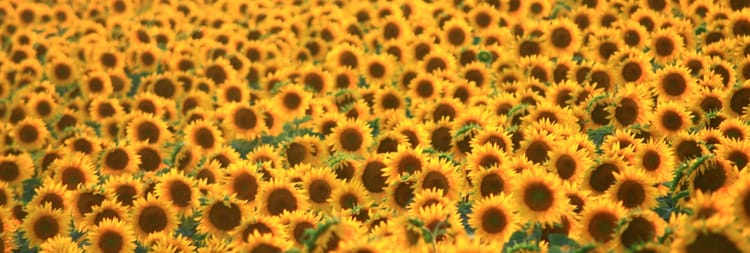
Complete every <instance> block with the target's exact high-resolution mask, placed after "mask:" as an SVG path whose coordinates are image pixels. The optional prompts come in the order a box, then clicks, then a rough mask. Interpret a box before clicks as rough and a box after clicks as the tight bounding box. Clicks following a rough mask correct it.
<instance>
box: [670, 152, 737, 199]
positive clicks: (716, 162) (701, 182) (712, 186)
mask: <svg viewBox="0 0 750 253" xmlns="http://www.w3.org/2000/svg"><path fill="white" fill-rule="evenodd" d="M739 175H740V173H739V171H738V170H737V169H736V168H735V167H734V166H732V164H731V163H730V162H729V161H727V160H725V159H723V158H711V159H709V160H706V161H704V162H703V163H701V165H700V166H699V167H698V168H697V169H695V170H693V171H692V172H691V173H690V174H689V175H687V176H686V177H683V179H682V180H681V182H680V183H688V184H689V185H688V190H689V191H690V193H692V194H694V193H695V192H699V191H700V192H703V193H713V192H718V191H723V189H725V188H726V187H728V186H731V185H732V184H733V183H734V182H735V181H736V180H737V179H738V178H739Z"/></svg>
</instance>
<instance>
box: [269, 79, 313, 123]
mask: <svg viewBox="0 0 750 253" xmlns="http://www.w3.org/2000/svg"><path fill="white" fill-rule="evenodd" d="M274 97H275V99H274V100H275V101H277V102H276V105H275V106H276V108H279V109H281V110H282V111H283V112H284V114H285V115H286V116H285V118H296V117H301V116H304V115H305V110H307V108H308V107H309V104H310V100H311V99H312V95H311V94H310V93H308V92H306V91H305V90H304V88H303V87H302V86H301V85H299V84H291V85H285V86H283V87H282V88H281V90H280V91H279V92H278V93H277V94H276V95H275V96H274Z"/></svg>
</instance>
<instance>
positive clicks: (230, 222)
mask: <svg viewBox="0 0 750 253" xmlns="http://www.w3.org/2000/svg"><path fill="white" fill-rule="evenodd" d="M201 209H202V215H201V216H200V217H199V220H200V224H199V225H198V231H201V232H203V233H209V234H211V235H214V236H219V237H223V236H226V235H228V234H229V233H230V232H231V231H233V230H234V229H235V228H237V227H238V226H239V225H240V221H241V220H242V216H243V215H244V214H246V213H247V212H248V210H247V207H245V206H244V205H242V204H241V202H240V201H238V200H237V199H236V198H235V197H233V196H229V197H227V196H225V197H221V196H220V195H217V194H216V193H209V200H208V201H207V203H206V204H204V205H203V206H202V207H201Z"/></svg>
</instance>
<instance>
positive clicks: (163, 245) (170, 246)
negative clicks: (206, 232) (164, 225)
mask: <svg viewBox="0 0 750 253" xmlns="http://www.w3.org/2000/svg"><path fill="white" fill-rule="evenodd" d="M150 244H151V245H152V247H151V248H150V251H151V252H195V250H196V248H195V246H193V241H192V240H191V238H188V237H186V236H184V235H181V234H176V235H173V236H172V235H165V234H159V235H156V236H154V238H153V239H152V242H151V243H150Z"/></svg>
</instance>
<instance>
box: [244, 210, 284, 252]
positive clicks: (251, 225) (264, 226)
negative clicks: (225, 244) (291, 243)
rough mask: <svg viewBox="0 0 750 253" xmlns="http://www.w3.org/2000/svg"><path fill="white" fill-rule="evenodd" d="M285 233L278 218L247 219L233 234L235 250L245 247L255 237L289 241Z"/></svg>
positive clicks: (259, 217) (258, 217)
mask: <svg viewBox="0 0 750 253" xmlns="http://www.w3.org/2000/svg"><path fill="white" fill-rule="evenodd" d="M285 232H286V231H285V230H284V226H283V225H282V223H281V221H280V219H279V218H278V217H274V216H263V215H258V216H254V217H252V218H248V217H245V218H243V219H242V222H241V223H240V225H239V226H237V228H235V229H234V230H233V231H232V232H231V233H232V238H233V240H232V244H234V246H233V248H240V247H243V246H245V245H246V243H247V242H248V238H249V237H252V236H255V235H271V236H274V237H277V238H279V239H287V234H286V233H285Z"/></svg>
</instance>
